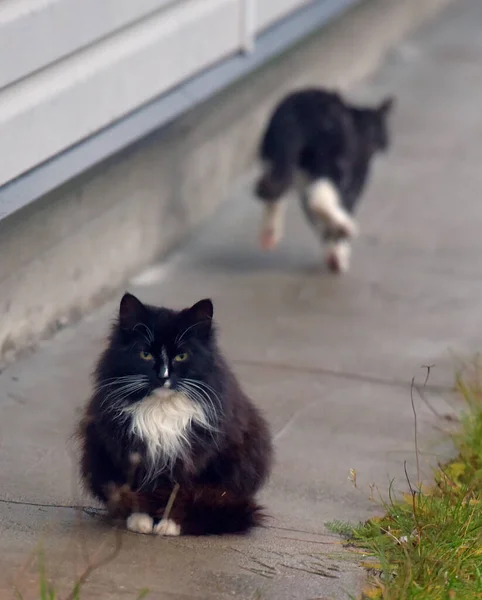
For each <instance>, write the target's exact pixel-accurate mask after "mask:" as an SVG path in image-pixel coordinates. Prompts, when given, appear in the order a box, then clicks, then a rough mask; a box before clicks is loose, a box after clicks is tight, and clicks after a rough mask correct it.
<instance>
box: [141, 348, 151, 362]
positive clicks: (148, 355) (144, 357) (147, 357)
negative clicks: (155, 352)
mask: <svg viewBox="0 0 482 600" xmlns="http://www.w3.org/2000/svg"><path fill="white" fill-rule="evenodd" d="M141 358H142V360H152V354H151V353H150V352H146V351H145V350H141Z"/></svg>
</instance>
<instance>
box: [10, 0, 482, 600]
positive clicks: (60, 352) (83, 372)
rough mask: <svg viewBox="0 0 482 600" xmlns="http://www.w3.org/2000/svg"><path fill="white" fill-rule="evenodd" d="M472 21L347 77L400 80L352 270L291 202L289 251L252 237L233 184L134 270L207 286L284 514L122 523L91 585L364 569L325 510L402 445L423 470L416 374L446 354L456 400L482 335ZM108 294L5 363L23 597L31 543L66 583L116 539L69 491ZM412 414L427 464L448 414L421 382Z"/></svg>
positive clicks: (476, 5)
mask: <svg viewBox="0 0 482 600" xmlns="http://www.w3.org/2000/svg"><path fill="white" fill-rule="evenodd" d="M481 27H482V5H480V2H479V1H478V0H460V1H458V2H455V3H454V4H453V5H452V7H451V8H449V9H448V10H446V11H445V13H444V14H442V15H441V16H440V17H439V18H438V19H436V20H435V21H434V22H432V23H431V24H430V25H428V26H426V27H424V28H423V29H422V31H420V32H418V33H417V34H416V35H415V36H413V37H412V38H411V39H410V40H408V41H407V42H406V43H404V44H402V45H400V46H399V47H398V48H397V49H396V51H394V52H393V53H392V54H391V56H390V57H389V58H388V59H387V61H386V63H385V65H384V66H383V68H382V69H381V70H380V71H379V73H378V74H377V75H376V76H375V77H374V78H373V79H372V80H371V81H369V82H367V83H366V84H365V85H364V86H361V87H359V88H358V89H357V90H355V95H356V96H357V97H358V98H360V99H366V100H369V99H378V98H380V97H381V96H382V95H383V94H385V93H394V94H396V96H397V98H398V107H397V114H396V119H395V132H394V141H395V144H394V148H393V151H392V153H391V154H390V155H389V156H387V158H386V159H385V160H384V161H383V162H380V163H379V164H378V168H377V169H376V172H375V174H374V178H373V182H372V184H371V185H370V187H369V189H368V192H367V194H366V197H365V202H364V203H363V205H362V208H361V213H360V221H361V228H362V235H361V237H360V239H359V240H358V241H357V244H356V249H355V256H354V264H353V268H352V271H351V272H350V273H349V274H348V275H347V276H345V277H342V278H337V277H333V276H331V275H329V274H327V273H325V272H324V269H323V267H322V261H321V255H320V248H319V245H318V243H317V240H316V239H315V238H314V237H313V236H312V235H311V233H309V230H308V229H307V226H306V224H305V223H304V222H303V220H302V218H301V216H300V214H299V210H298V208H297V206H296V203H293V206H292V211H291V217H292V218H290V219H289V227H288V232H287V236H286V239H285V240H284V241H283V243H282V245H281V246H280V248H279V250H278V251H276V252H275V253H273V254H271V255H264V254H262V253H261V252H260V251H258V249H257V234H258V227H259V216H260V215H259V213H260V207H259V206H258V205H257V204H256V203H255V202H254V201H253V200H252V199H251V198H250V197H249V194H248V193H247V191H246V187H243V186H242V188H243V189H241V190H240V191H239V192H238V193H237V194H236V197H234V198H233V200H232V202H230V203H228V204H227V205H226V206H225V207H224V208H223V209H222V211H221V212H220V213H219V214H218V215H217V216H216V217H215V218H214V219H213V220H212V221H211V222H210V223H209V224H207V225H206V226H205V227H203V228H202V229H201V230H199V231H198V232H197V234H196V235H195V236H193V237H192V239H191V240H190V242H189V243H188V244H187V245H186V246H185V247H183V248H182V249H181V250H180V251H179V252H178V253H177V254H175V255H174V256H172V257H171V258H170V259H169V260H168V261H167V262H166V263H164V264H162V265H159V266H158V267H156V268H153V269H152V270H150V271H147V272H145V273H143V274H140V275H139V277H138V278H136V280H135V281H134V282H133V283H132V285H131V286H130V287H129V289H130V291H132V292H134V293H136V294H138V295H139V296H140V297H141V298H142V299H143V300H145V301H147V302H152V303H158V304H159V303H162V304H166V305H172V306H185V305H188V304H189V303H192V302H193V301H195V300H197V299H199V298H201V297H204V296H207V295H209V296H211V297H212V298H213V299H214V302H215V313H216V317H217V320H218V322H219V325H220V330H221V343H222V346H223V348H224V349H225V351H226V353H227V355H228V356H229V357H230V358H231V360H232V361H233V363H234V366H235V369H236V371H237V373H238V375H239V377H240V379H241V381H242V383H243V384H244V386H245V388H246V389H247V390H248V391H249V393H250V394H251V396H252V397H253V398H254V399H255V400H256V402H257V403H258V404H259V405H260V406H261V407H263V409H264V410H265V412H266V414H267V415H268V417H269V420H270V422H271V425H272V428H273V431H274V434H275V437H276V448H277V462H276V468H275V471H274V474H273V477H272V480H271V483H270V485H269V486H268V488H267V489H266V490H265V491H264V493H263V501H264V502H265V503H266V505H267V506H268V507H269V510H270V512H271V514H272V515H273V519H272V520H271V522H270V524H269V527H268V528H266V529H263V530H259V531H257V532H255V533H254V534H253V535H252V536H250V537H246V538H239V537H226V538H212V539H198V538H178V539H158V538H150V537H144V536H138V535H135V534H130V533H125V534H124V535H123V536H122V549H121V552H120V555H119V556H118V557H117V558H116V560H115V561H113V562H111V563H110V564H108V565H107V566H105V567H103V568H102V569H100V570H99V571H98V572H96V573H94V574H93V575H92V577H91V579H90V581H89V583H88V584H87V586H86V587H85V589H84V594H83V596H82V598H83V599H88V600H90V599H91V598H92V599H95V598H103V599H104V598H105V599H110V598H112V599H118V598H136V597H137V594H138V593H139V592H140V590H141V589H142V588H149V589H150V591H151V594H150V595H149V598H155V599H177V600H180V599H185V600H192V599H196V598H198V599H201V598H202V599H205V600H208V599H209V600H212V599H215V600H218V599H219V600H221V599H225V598H230V597H233V596H236V597H238V598H240V599H243V600H254V599H262V600H268V599H269V600H284V599H286V600H293V599H300V600H301V599H303V600H308V599H315V598H318V599H321V598H324V599H328V598H347V597H348V593H352V594H355V593H356V591H357V590H358V589H359V588H360V586H361V582H362V578H363V576H364V572H363V569H362V568H361V567H360V566H359V565H358V564H357V557H356V556H353V555H352V554H350V553H348V552H346V551H343V549H342V547H341V545H340V541H339V540H338V539H337V538H336V537H335V536H333V535H331V534H329V533H328V532H327V530H326V528H325V526H324V523H325V522H327V521H330V520H333V519H342V520H352V521H358V520H361V519H365V518H367V517H369V516H370V515H372V514H374V513H375V512H376V511H377V510H378V507H377V504H376V503H374V502H372V501H371V500H370V485H371V484H376V485H377V486H378V488H379V489H380V491H381V492H382V493H384V492H386V491H387V489H388V485H389V482H390V480H391V479H392V478H395V485H396V487H397V488H398V489H402V488H404V487H405V486H406V482H405V476H404V470H403V463H404V460H407V463H408V472H409V475H410V477H411V478H413V480H414V481H415V480H416V477H417V475H416V471H415V466H414V446H413V432H414V427H413V413H412V406H411V403H410V381H411V379H412V377H413V376H416V377H417V379H418V380H419V381H423V379H424V377H425V370H424V369H423V368H422V365H436V366H435V367H434V368H433V369H432V373H431V377H430V381H429V385H431V386H432V389H431V391H430V400H431V403H432V405H433V407H434V408H435V409H436V410H437V411H439V412H440V413H441V414H446V413H448V412H453V411H454V410H456V409H457V406H456V405H455V404H454V400H453V398H452V396H451V392H450V385H451V383H452V381H453V366H454V362H453V356H452V355H451V353H454V352H455V353H459V352H463V353H464V354H465V353H470V352H473V351H477V350H480V349H481V348H482V310H481V309H480V306H481V298H482V283H481V282H482V264H481V263H480V262H479V260H478V257H479V255H480V252H481V251H482V237H481V235H480V222H481V221H482V204H481V203H480V190H481V188H482V170H481V168H480V165H481V164H482V115H481V111H480V106H482V78H481V75H480V64H481V61H482V43H481V41H480V36H479V35H478V33H479V32H480V28H481ZM246 185H247V184H246ZM116 304H117V301H116V302H115V303H111V304H109V305H107V306H105V307H104V308H103V309H102V310H100V311H98V312H96V313H95V314H92V315H91V316H90V317H88V318H86V319H85V320H84V321H83V322H82V323H80V324H79V325H78V326H77V327H73V328H68V329H65V330H63V331H62V332H60V333H59V334H58V335H57V336H56V338H55V339H54V340H51V341H50V342H45V343H43V344H42V345H41V346H40V347H39V348H38V350H37V351H36V352H35V353H33V354H31V355H30V356H28V357H25V358H24V359H21V360H19V361H18V362H16V363H15V364H13V365H11V366H10V367H8V368H7V369H6V370H5V371H4V372H3V373H2V374H1V376H0V398H1V406H0V494H1V500H0V519H1V520H0V563H1V564H0V574H1V582H0V598H1V600H3V598H10V597H12V594H11V592H9V589H10V588H9V587H8V586H9V585H10V584H11V581H12V580H15V577H17V582H18V583H19V584H20V589H21V590H23V591H24V598H25V600H27V599H28V598H34V597H35V595H34V590H35V587H34V585H35V581H36V578H37V576H36V572H35V569H34V568H31V567H29V565H28V564H27V558H28V556H29V553H31V552H32V551H34V550H35V548H36V545H37V544H38V543H39V542H42V543H43V546H44V549H45V556H46V560H47V563H48V569H49V573H51V574H52V575H53V576H55V577H56V581H57V582H58V585H59V586H60V588H61V589H63V590H65V589H67V588H68V583H69V581H72V577H73V576H74V574H75V573H78V572H79V571H81V569H82V565H83V564H84V560H85V549H86V548H87V549H88V550H89V551H90V552H91V553H92V552H93V551H94V549H96V548H97V547H99V545H100V544H101V543H105V547H104V548H103V552H107V551H108V549H109V547H111V546H112V545H113V544H114V538H113V533H112V531H110V530H109V529H107V528H106V527H105V526H104V525H103V524H102V522H101V520H100V518H99V517H98V516H97V515H96V513H95V511H92V510H86V511H80V513H79V511H76V510H75V508H73V507H74V506H76V505H81V504H83V503H85V498H81V497H80V494H79V492H78V488H77V483H76V475H75V469H74V466H73V463H72V459H71V456H70V454H69V449H70V444H69V443H66V438H67V437H68V435H69V434H70V432H71V431H72V430H73V427H74V423H75V421H76V418H77V415H78V410H79V407H80V406H81V405H82V404H83V403H84V401H85V399H86V398H87V396H88V395H89V372H90V371H91V369H92V366H93V363H94V361H95V359H96V357H97V355H98V353H99V351H100V349H101V347H102V340H103V337H104V335H105V332H106V330H107V328H108V324H109V319H110V318H111V317H112V315H113V314H114V311H115V309H116ZM417 414H418V428H419V429H418V433H419V437H420V444H421V447H422V449H423V450H424V454H423V460H422V461H421V463H422V469H423V471H424V473H425V474H426V475H429V474H430V470H429V468H428V464H427V463H429V462H430V460H431V459H432V458H433V456H434V454H435V452H436V451H437V452H439V456H441V455H443V453H444V452H447V451H449V448H447V446H446V445H445V444H443V443H441V442H443V440H442V439H441V436H440V433H439V428H440V427H443V422H441V421H438V420H437V419H436V418H435V416H434V413H433V412H431V411H430V410H429V409H428V407H427V406H426V405H424V404H422V403H421V402H420V401H417ZM350 469H355V470H356V471H357V474H358V476H357V480H358V489H355V487H354V486H353V484H352V483H351V482H350V481H349V480H348V475H349V471H350ZM79 514H80V515H81V517H82V518H81V519H79ZM22 566H23V567H24V569H23V571H22V570H21V567H22ZM29 590H30V591H29Z"/></svg>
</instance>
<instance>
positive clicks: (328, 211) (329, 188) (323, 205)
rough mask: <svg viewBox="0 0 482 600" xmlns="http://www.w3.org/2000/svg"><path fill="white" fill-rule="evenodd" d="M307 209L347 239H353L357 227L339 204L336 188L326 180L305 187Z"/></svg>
mask: <svg viewBox="0 0 482 600" xmlns="http://www.w3.org/2000/svg"><path fill="white" fill-rule="evenodd" d="M306 195H307V203H308V207H309V208H310V209H311V210H312V211H313V212H314V213H316V214H317V215H319V216H320V217H321V218H322V219H323V220H324V221H325V222H327V223H329V224H330V225H331V226H332V227H334V228H336V229H338V230H340V231H341V232H343V233H344V234H345V235H346V236H348V237H355V235H356V234H357V230H358V228H357V225H356V223H355V221H354V220H353V217H352V216H351V215H350V214H349V213H348V212H347V211H346V210H345V208H344V207H343V205H342V203H341V199H340V194H339V192H338V190H337V189H336V186H335V185H334V184H333V183H332V182H331V181H330V180H329V179H326V178H321V179H316V180H315V181H313V182H312V183H310V184H309V185H308V186H307V187H306Z"/></svg>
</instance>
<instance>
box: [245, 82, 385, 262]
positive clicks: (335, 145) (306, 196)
mask: <svg viewBox="0 0 482 600" xmlns="http://www.w3.org/2000/svg"><path fill="white" fill-rule="evenodd" d="M393 104H394V100H393V98H387V99H385V100H384V101H383V102H382V103H381V104H380V105H379V106H378V107H375V108H368V107H358V106H352V105H350V104H348V103H346V102H345V101H344V100H343V99H342V98H341V96H340V95H339V94H337V93H334V92H328V91H324V90H321V89H304V90H299V91H295V92H293V93H291V94H289V95H288V96H286V97H285V98H284V99H283V100H282V101H281V102H280V103H279V104H278V105H277V107H276V108H275V110H274V112H273V114H272V115H271V117H270V119H269V122H268V126H267V128H266V131H265V133H264V135H263V138H262V141H261V144H260V148H259V158H260V159H261V161H262V164H263V173H262V175H261V177H260V179H259V180H258V182H257V184H256V188H255V193H256V195H257V196H258V198H259V199H261V200H262V201H263V203H264V216H263V223H262V231H261V246H262V247H263V248H264V249H266V250H269V249H272V248H274V247H275V246H276V245H277V244H278V242H279V241H280V240H281V238H282V236H283V231H284V221H285V208H286V206H285V204H286V203H285V195H286V194H287V193H288V192H289V191H290V190H291V189H292V188H293V187H296V188H297V189H298V191H299V193H300V199H301V204H302V207H303V210H304V212H305V215H306V217H307V219H308V220H309V222H310V223H311V225H312V226H313V227H314V228H315V230H316V232H317V233H318V234H319V235H320V237H321V239H322V241H323V242H324V244H326V245H327V265H328V267H329V268H330V269H331V270H332V271H334V272H338V273H340V272H344V271H347V270H348V268H349V266H350V256H351V241H352V239H353V238H354V237H355V236H356V234H357V231H358V227H357V223H356V221H355V218H354V210H355V207H356V205H357V203H358V200H359V199H360V196H361V194H362V192H363V189H364V186H365V184H366V182H367V180H368V177H369V173H370V167H371V163H372V159H373V157H374V155H375V154H376V153H378V152H384V151H386V150H387V149H388V147H389V143H390V141H389V133H388V116H389V114H390V112H391V109H392V107H393Z"/></svg>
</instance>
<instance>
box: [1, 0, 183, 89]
mask: <svg viewBox="0 0 482 600" xmlns="http://www.w3.org/2000/svg"><path fill="white" fill-rule="evenodd" d="M178 1H179V0H0V57H5V56H8V57H9V60H0V88H1V87H4V86H6V85H8V84H10V83H12V82H14V81H17V80H19V79H22V78H23V77H25V76H26V75H29V74H31V73H33V72H35V71H37V70H39V69H41V68H43V67H45V66H47V65H49V64H50V63H52V62H55V61H57V60H59V59H61V58H63V57H65V56H67V55H69V54H72V53H74V52H76V51H78V50H79V49H81V48H84V47H86V46H88V45H89V44H92V43H94V42H96V41H98V40H99V39H102V38H104V37H106V36H108V35H110V34H111V33H113V32H115V31H117V30H119V29H121V28H122V27H126V26H128V25H131V24H132V23H134V22H135V21H138V20H140V19H142V18H146V17H147V16H148V15H149V14H151V13H153V12H155V11H156V10H160V9H163V8H165V7H167V6H168V5H169V4H172V3H174V2H178Z"/></svg>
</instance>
